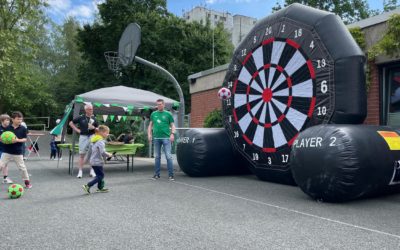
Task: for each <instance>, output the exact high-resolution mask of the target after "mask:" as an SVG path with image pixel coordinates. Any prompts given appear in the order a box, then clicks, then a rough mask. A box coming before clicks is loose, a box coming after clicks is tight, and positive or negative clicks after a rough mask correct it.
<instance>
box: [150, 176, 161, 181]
mask: <svg viewBox="0 0 400 250" xmlns="http://www.w3.org/2000/svg"><path fill="white" fill-rule="evenodd" d="M151 179H153V180H158V179H160V176H159V175H154V176H153V177H151Z"/></svg>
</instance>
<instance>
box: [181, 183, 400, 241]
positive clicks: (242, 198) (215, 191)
mask: <svg viewBox="0 0 400 250" xmlns="http://www.w3.org/2000/svg"><path fill="white" fill-rule="evenodd" d="M174 183H176V184H180V185H185V186H189V187H192V188H196V189H202V190H206V191H208V192H212V193H216V194H221V195H225V196H229V197H233V198H236V199H240V200H245V201H249V202H253V203H256V204H261V205H264V206H268V207H272V208H276V209H280V210H284V211H287V212H290V213H296V214H301V215H304V216H308V217H312V218H316V219H320V220H324V221H329V222H332V223H336V224H340V225H345V226H348V227H353V228H357V229H361V230H364V231H368V232H372V233H377V234H382V235H386V236H390V237H393V238H396V239H399V240H400V235H396V234H391V233H387V232H383V231H379V230H376V229H371V228H367V227H362V226H357V225H354V224H350V223H346V222H343V221H338V220H333V219H329V218H326V217H321V216H318V215H313V214H309V213H305V212H301V211H298V210H294V209H290V208H285V207H281V206H277V205H273V204H269V203H266V202H262V201H257V200H252V199H249V198H245V197H242V196H238V195H234V194H228V193H224V192H221V191H217V190H213V189H209V188H204V187H200V186H196V185H191V184H187V183H184V182H180V181H174Z"/></svg>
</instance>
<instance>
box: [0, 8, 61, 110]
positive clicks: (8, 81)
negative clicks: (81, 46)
mask: <svg viewBox="0 0 400 250" xmlns="http://www.w3.org/2000/svg"><path fill="white" fill-rule="evenodd" d="M45 6H46V4H45V2H44V1H41V0H21V1H7V0H1V1H0V44H1V46H0V89H1V92H0V100H1V102H0V112H2V113H3V112H9V111H11V110H16V109H18V110H21V111H23V112H24V113H25V114H26V115H31V114H33V113H34V114H36V115H40V114H44V113H48V112H49V110H51V109H52V108H53V107H54V105H55V102H54V101H53V99H52V96H51V93H50V91H49V88H48V84H47V80H48V75H46V74H43V65H41V64H40V63H39V61H40V55H41V48H42V46H43V45H44V44H46V43H47V41H46V28H45V24H46V22H47V20H46V18H45V16H44V14H43V8H44V7H45Z"/></svg>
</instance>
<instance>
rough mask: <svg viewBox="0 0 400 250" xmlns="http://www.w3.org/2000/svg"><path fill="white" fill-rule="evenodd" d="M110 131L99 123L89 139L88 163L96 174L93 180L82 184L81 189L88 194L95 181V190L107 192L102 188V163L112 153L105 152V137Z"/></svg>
mask: <svg viewBox="0 0 400 250" xmlns="http://www.w3.org/2000/svg"><path fill="white" fill-rule="evenodd" d="M109 133H110V129H109V128H108V127H107V126H105V125H100V126H99V127H98V129H97V133H96V135H94V136H93V137H92V138H91V139H90V142H91V147H92V148H91V155H90V161H89V162H90V165H91V166H92V168H93V170H94V172H95V173H96V176H95V177H94V179H93V180H91V181H90V182H88V183H87V184H85V185H83V186H82V188H83V190H84V191H85V192H86V193H87V194H90V188H91V187H92V186H94V185H95V184H96V183H97V188H98V189H97V191H96V192H101V193H106V192H108V189H107V188H104V172H103V165H104V160H105V159H106V158H107V157H111V156H112V154H110V153H108V152H106V144H105V139H106V138H107V136H108V134H109Z"/></svg>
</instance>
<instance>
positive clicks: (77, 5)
mask: <svg viewBox="0 0 400 250" xmlns="http://www.w3.org/2000/svg"><path fill="white" fill-rule="evenodd" d="M47 1H48V3H49V9H48V14H49V16H50V18H51V19H52V20H53V21H55V22H56V23H58V24H62V23H63V21H64V20H65V18H67V17H68V16H73V17H75V18H76V19H77V20H79V21H80V22H81V23H92V22H93V20H94V16H95V15H96V13H97V12H98V9H97V4H98V3H101V2H104V0H47ZM276 1H277V0H167V9H168V11H170V12H171V13H174V14H175V15H177V16H180V17H181V16H182V14H183V12H184V11H189V10H191V9H192V8H193V7H196V6H205V7H206V8H209V9H213V10H217V11H224V12H225V11H227V12H229V13H231V14H232V15H236V14H238V15H245V16H250V17H255V18H257V19H262V18H263V17H265V16H268V15H269V14H270V13H271V9H272V7H273V6H275V4H276ZM278 1H279V2H280V3H281V4H282V3H283V2H284V1H283V0H278ZM367 2H368V4H369V7H370V8H371V9H380V10H382V6H383V4H382V2H383V0H367Z"/></svg>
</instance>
